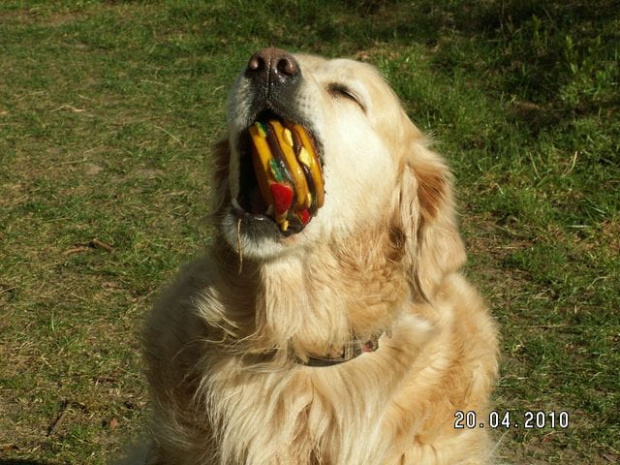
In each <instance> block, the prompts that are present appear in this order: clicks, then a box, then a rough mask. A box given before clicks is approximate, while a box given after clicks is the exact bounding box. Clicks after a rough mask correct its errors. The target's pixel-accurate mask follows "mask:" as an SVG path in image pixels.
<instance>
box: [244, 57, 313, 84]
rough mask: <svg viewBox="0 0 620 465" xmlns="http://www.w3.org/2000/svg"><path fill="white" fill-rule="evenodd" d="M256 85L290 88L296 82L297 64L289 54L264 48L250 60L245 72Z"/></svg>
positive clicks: (298, 74) (298, 72)
mask: <svg viewBox="0 0 620 465" xmlns="http://www.w3.org/2000/svg"><path fill="white" fill-rule="evenodd" d="M245 74H246V76H248V77H249V78H251V79H252V80H253V81H254V83H255V84H256V85H259V86H265V87H268V88H269V89H270V90H271V89H274V88H283V87H287V86H290V85H292V84H294V83H295V82H297V81H298V78H299V76H300V74H301V73H300V70H299V64H298V63H297V61H295V58H293V55H291V54H290V53H288V52H286V51H284V50H281V49H279V48H272V47H270V48H264V49H262V50H259V51H258V52H256V53H255V54H254V55H252V57H251V58H250V61H249V62H248V66H247V68H246V71H245Z"/></svg>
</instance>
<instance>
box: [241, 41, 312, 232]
mask: <svg viewBox="0 0 620 465" xmlns="http://www.w3.org/2000/svg"><path fill="white" fill-rule="evenodd" d="M244 78H245V79H246V80H247V82H248V84H249V90H250V96H251V99H250V102H249V103H250V112H249V114H250V115H251V116H250V120H249V121H248V123H249V124H248V127H247V128H246V129H245V130H243V131H242V133H241V135H240V138H239V139H240V148H239V154H240V157H241V158H240V163H239V168H240V173H239V176H240V178H239V187H240V189H239V196H238V198H237V199H236V200H237V204H238V205H239V207H240V208H241V209H242V212H240V213H241V214H242V216H243V217H244V219H245V220H246V221H247V220H248V219H250V220H252V219H254V220H261V221H264V220H271V221H272V222H274V223H275V224H276V225H277V226H278V228H279V231H280V233H281V234H283V235H285V236H288V235H290V234H294V233H298V232H300V231H301V230H302V229H304V228H305V226H306V225H307V224H308V223H309V221H310V220H311V219H312V218H313V217H314V216H316V214H317V212H318V210H319V208H320V207H322V206H323V200H324V185H323V184H324V183H323V170H322V161H321V157H320V151H319V149H318V148H317V144H316V142H315V140H316V139H315V137H314V136H313V134H312V130H311V129H309V126H310V125H309V124H308V123H307V122H304V120H303V117H302V116H301V115H300V114H299V112H298V110H297V109H296V105H295V103H296V102H297V100H298V98H299V96H298V93H299V89H300V86H301V80H302V75H301V69H300V67H299V64H298V63H297V61H296V60H295V58H294V57H293V56H292V55H290V54H289V53H287V52H285V51H284V50H280V49H275V48H266V49H263V50H260V51H258V52H256V53H255V54H254V55H252V57H251V58H250V60H249V62H248V65H247V68H246V70H245V72H244Z"/></svg>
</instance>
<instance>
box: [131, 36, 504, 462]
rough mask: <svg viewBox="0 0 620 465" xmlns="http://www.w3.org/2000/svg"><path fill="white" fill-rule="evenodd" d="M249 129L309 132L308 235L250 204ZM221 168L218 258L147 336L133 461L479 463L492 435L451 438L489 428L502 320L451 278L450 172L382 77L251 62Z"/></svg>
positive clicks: (352, 67)
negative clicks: (314, 181) (145, 429)
mask: <svg viewBox="0 0 620 465" xmlns="http://www.w3.org/2000/svg"><path fill="white" fill-rule="evenodd" d="M261 118H263V119H265V118H271V119H276V120H280V121H283V122H294V123H297V124H299V125H301V126H302V127H304V128H305V129H306V131H307V133H308V134H310V137H311V138H312V141H313V144H314V147H315V149H316V153H317V156H318V159H320V162H321V165H322V176H323V180H324V186H325V196H324V204H323V206H322V207H321V208H320V209H318V210H317V211H316V212H315V215H314V216H313V217H312V218H311V221H309V222H308V223H307V224H305V227H303V228H297V229H296V230H288V231H284V230H283V229H282V228H279V227H278V225H277V224H276V223H275V222H274V219H273V216H270V213H269V211H268V210H267V211H266V212H263V211H261V210H260V208H263V207H265V205H264V202H263V204H262V205H260V207H259V206H257V205H259V204H260V201H259V200H260V199H259V197H260V194H259V193H257V192H258V188H257V180H256V179H255V178H256V176H257V174H256V173H254V172H253V171H252V167H251V164H250V163H249V162H248V159H249V157H250V154H249V152H250V148H249V142H248V141H249V136H248V128H249V127H250V125H252V124H253V123H254V122H255V121H256V120H257V119H261ZM215 157H216V161H215V163H216V167H215V170H214V171H215V184H214V194H215V197H216V204H215V205H214V210H215V214H214V216H213V218H214V219H215V220H216V221H217V233H216V235H215V238H214V240H213V244H212V245H211V247H210V249H209V250H208V252H207V253H206V255H205V256H204V257H202V258H199V259H198V260H196V261H195V262H194V263H192V264H190V265H188V266H186V267H185V268H184V269H183V271H182V272H181V273H180V275H179V277H178V279H177V280H176V283H175V284H174V285H172V286H171V288H170V289H168V291H167V292H166V293H165V295H164V296H163V298H162V299H161V300H160V302H159V303H158V304H157V305H156V308H155V310H154V311H153V313H152V314H151V315H150V318H149V320H148V322H147V327H146V331H145V334H144V344H145V356H146V361H147V365H148V381H149V384H150V388H151V395H152V399H153V404H152V407H153V410H154V412H153V419H152V423H151V428H150V429H151V436H152V441H151V442H152V444H151V445H150V446H149V447H150V451H149V453H148V454H147V457H146V458H145V459H144V461H143V462H141V463H147V464H151V465H155V464H156V465H199V464H200V465H211V464H217V465H229V464H230V465H233V464H234V465H241V464H245V465H267V464H269V465H287V464H291V465H292V464H295V465H302V464H304V465H305V464H308V465H360V464H369V465H409V464H410V465H413V464H415V465H428V464H446V465H447V464H449V465H456V464H483V463H484V464H486V463H491V461H492V449H493V448H492V447H491V444H490V442H489V437H488V434H487V430H488V429H489V428H488V426H487V428H480V427H478V426H477V425H476V427H464V428H460V426H464V425H463V424H462V423H459V415H461V414H459V413H458V412H465V413H466V412H475V414H476V415H477V421H479V422H482V423H484V420H485V417H486V415H487V414H488V402H489V396H490V392H491V390H492V388H493V385H494V381H495V376H496V370H497V361H496V360H497V342H496V329H495V325H494V322H493V321H492V319H491V317H490V316H489V313H488V311H487V309H486V307H485V305H484V303H483V301H482V300H481V298H480V297H479V295H478V294H477V293H476V291H475V290H474V289H473V288H472V286H470V285H469V284H468V283H467V281H466V280H465V278H464V277H463V276H462V275H461V274H460V273H459V268H460V267H461V266H462V265H463V263H464V262H465V252H464V247H463V244H462V241H461V239H460V236H459V233H458V230H457V224H456V220H455V211H454V202H453V194H452V182H451V176H450V173H449V171H448V169H447V168H446V165H445V164H444V162H443V160H442V158H441V157H440V156H439V155H437V154H436V153H434V152H433V151H431V150H430V149H429V148H428V146H427V142H426V139H425V137H424V136H423V134H422V133H421V132H420V130H418V129H417V128H416V127H415V126H414V124H413V123H412V122H411V121H410V120H409V118H408V117H407V115H406V114H405V111H404V110H403V109H402V106H401V104H400V102H399V100H398V98H397V97H396V95H395V94H394V92H393V91H392V90H391V89H390V87H389V86H388V85H387V84H386V82H385V81H384V80H383V79H382V78H381V76H380V75H379V73H378V72H377V71H376V70H375V69H374V68H373V67H372V66H370V65H368V64H364V63H359V62H356V61H352V60H348V59H333V60H328V59H324V58H320V57H316V56H309V55H301V54H289V53H287V52H285V51H283V50H279V49H274V48H268V49H263V50H260V51H258V52H257V53H256V54H255V55H254V56H252V57H251V58H250V61H249V63H248V65H247V67H246V69H245V70H244V71H243V72H242V73H241V75H240V76H239V78H238V79H237V81H236V83H235V84H234V86H233V89H232V92H231V94H230V99H229V128H228V136H227V138H226V140H225V141H222V142H220V143H219V144H217V146H216V149H215ZM257 199H258V200H257ZM469 426H471V425H469Z"/></svg>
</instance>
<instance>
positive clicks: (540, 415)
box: [454, 410, 570, 429]
mask: <svg viewBox="0 0 620 465" xmlns="http://www.w3.org/2000/svg"><path fill="white" fill-rule="evenodd" d="M569 424H570V419H569V415H568V412H564V411H560V412H556V411H555V410H552V411H550V412H543V411H534V412H530V411H525V412H523V413H519V414H517V413H513V412H496V411H491V412H489V414H488V415H487V416H485V417H484V418H482V417H481V416H479V415H477V414H476V412H474V411H472V410H470V411H467V412H463V411H460V410H458V411H456V412H454V429H474V428H491V429H510V428H512V429H544V428H551V429H568V428H569Z"/></svg>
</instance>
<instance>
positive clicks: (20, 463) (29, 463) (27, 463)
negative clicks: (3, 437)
mask: <svg viewBox="0 0 620 465" xmlns="http://www.w3.org/2000/svg"><path fill="white" fill-rule="evenodd" d="M0 465H52V464H51V463H49V462H41V461H39V460H15V459H0Z"/></svg>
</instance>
